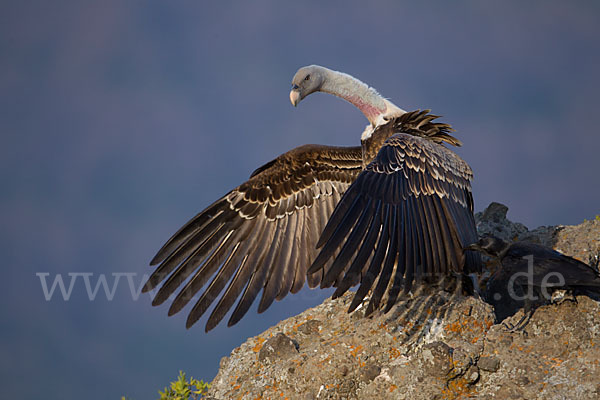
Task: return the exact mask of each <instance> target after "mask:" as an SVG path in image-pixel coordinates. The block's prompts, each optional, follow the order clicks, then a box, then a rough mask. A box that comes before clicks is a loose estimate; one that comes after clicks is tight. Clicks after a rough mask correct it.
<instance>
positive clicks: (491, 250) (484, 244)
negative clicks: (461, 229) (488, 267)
mask: <svg viewBox="0 0 600 400" xmlns="http://www.w3.org/2000/svg"><path fill="white" fill-rule="evenodd" d="M508 246H509V244H508V243H507V242H505V241H504V240H502V239H499V238H497V237H495V236H484V237H482V238H481V239H479V241H478V242H475V243H473V244H470V245H468V246H467V247H465V250H475V251H479V252H481V253H483V254H485V255H488V256H490V257H500V258H502V256H503V255H504V253H505V251H506V249H507V248H508Z"/></svg>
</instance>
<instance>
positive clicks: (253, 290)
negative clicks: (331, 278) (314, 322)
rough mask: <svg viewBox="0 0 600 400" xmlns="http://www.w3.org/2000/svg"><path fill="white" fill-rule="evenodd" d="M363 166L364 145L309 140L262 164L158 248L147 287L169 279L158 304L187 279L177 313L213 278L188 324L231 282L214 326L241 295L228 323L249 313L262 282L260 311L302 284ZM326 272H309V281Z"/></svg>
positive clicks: (212, 324)
mask: <svg viewBox="0 0 600 400" xmlns="http://www.w3.org/2000/svg"><path fill="white" fill-rule="evenodd" d="M361 166H362V155H361V148H360V147H346V148H344V147H330V146H317V145H306V146H301V147H298V148H296V149H294V150H291V151H289V152H287V153H285V154H283V155H281V156H280V157H278V158H276V159H275V160H273V161H271V162H269V163H267V164H265V165H264V166H262V167H261V168H259V169H257V170H256V171H255V172H254V173H253V174H252V175H251V177H250V179H249V180H248V181H247V182H245V183H244V184H242V185H240V186H238V187H237V188H235V189H233V190H232V191H231V192H229V193H227V194H226V195H225V196H223V197H221V198H220V199H219V200H217V201H216V202H214V203H213V204H212V205H210V206H209V207H208V208H206V209H205V210H204V211H202V212H200V213H199V214H198V215H196V216H195V217H194V218H192V219H191V220H190V221H189V222H188V223H186V224H185V225H184V226H183V227H182V228H181V229H180V230H179V231H178V232H177V233H175V234H174V235H173V237H171V239H169V240H168V241H167V243H166V244H165V245H164V246H163V247H162V248H161V249H160V250H159V251H158V253H157V254H156V256H155V257H154V258H153V259H152V261H151V263H150V265H156V264H159V263H160V265H159V266H158V267H157V268H156V270H155V271H154V273H153V274H152V275H151V276H150V278H149V280H148V282H147V283H146V285H145V287H144V291H145V292H146V291H149V290H152V289H154V288H155V287H157V286H158V285H159V284H160V283H161V282H163V281H164V283H163V284H162V287H161V288H160V289H159V290H158V293H157V294H156V296H155V298H154V300H153V302H152V304H153V305H159V304H162V303H163V302H165V301H166V300H167V299H168V298H169V296H171V295H172V294H173V293H174V292H175V291H177V290H178V289H179V287H180V286H183V287H182V288H181V289H180V291H179V293H178V294H177V296H176V297H175V299H174V301H173V303H172V304H171V307H170V309H169V315H173V314H175V313H177V312H179V311H180V310H181V309H182V308H183V307H184V306H185V305H186V304H187V303H188V302H189V301H190V300H191V299H192V298H193V297H194V295H196V294H197V293H198V292H199V291H200V290H201V289H202V287H204V285H205V284H206V283H208V281H209V280H210V279H211V278H212V281H211V282H210V284H209V285H208V286H207V288H206V289H205V290H204V292H203V293H202V294H201V295H200V298H199V299H198V300H197V302H196V304H195V305H194V307H193V308H192V310H191V312H190V314H189V316H188V319H187V323H186V326H187V327H188V328H189V327H190V326H192V325H193V324H194V323H195V322H196V321H197V320H198V319H199V318H200V317H201V316H202V315H203V314H204V313H205V312H206V310H207V309H208V308H209V306H210V305H211V304H212V303H213V301H214V300H216V299H217V298H218V297H219V295H220V294H221V292H222V291H223V289H225V286H226V285H227V284H228V283H229V285H228V286H227V288H226V289H225V292H224V293H223V294H222V295H221V297H220V299H219V301H218V303H217V305H216V306H215V308H214V309H213V311H212V313H211V315H210V317H209V318H208V321H207V323H206V331H209V330H210V329H212V328H214V327H215V326H216V325H217V324H218V323H219V322H220V321H221V320H222V319H223V317H224V316H225V314H226V313H227V312H228V311H229V309H230V308H231V307H232V306H233V304H234V303H235V302H236V300H237V299H238V298H239V301H238V303H237V306H236V307H235V310H234V311H233V313H232V315H231V317H230V319H229V322H228V325H229V326H231V325H233V324H235V323H237V322H238V321H239V320H240V319H241V318H242V317H243V316H244V314H245V313H246V312H247V311H248V309H249V308H250V305H251V304H252V302H253V301H254V300H255V298H256V297H257V295H258V294H259V292H260V291H261V289H262V298H261V300H260V305H259V309H258V311H259V312H263V311H264V310H266V309H267V308H268V307H269V306H270V305H271V303H272V302H273V300H274V299H278V300H279V299H282V298H283V297H285V295H286V294H287V293H288V292H292V293H295V292H297V291H299V290H300V289H301V288H302V286H303V285H304V281H305V279H306V278H305V277H306V276H307V274H306V271H307V269H308V266H309V265H310V264H311V262H312V261H313V260H314V259H315V257H316V254H317V252H318V250H317V249H316V243H317V241H318V238H319V235H320V233H321V231H322V230H323V228H324V226H325V223H326V222H327V220H328V219H329V216H330V215H331V213H332V212H333V210H334V208H335V205H336V204H337V203H338V201H339V200H340V198H341V196H342V194H343V193H344V192H345V191H346V189H347V188H348V186H349V185H350V184H351V183H352V182H353V181H354V180H355V179H356V177H357V176H358V174H359V172H360V170H361ZM321 278H322V273H321V272H320V271H318V272H316V273H313V274H310V275H309V276H308V282H309V286H311V287H314V286H316V285H318V284H319V282H320V281H321ZM165 279H166V280H165Z"/></svg>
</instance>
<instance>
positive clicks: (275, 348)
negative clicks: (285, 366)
mask: <svg viewBox="0 0 600 400" xmlns="http://www.w3.org/2000/svg"><path fill="white" fill-rule="evenodd" d="M296 354H298V349H297V346H296V343H294V341H293V340H292V339H290V338H289V337H287V336H286V335H284V334H283V333H278V334H277V335H275V336H274V337H272V338H271V339H269V340H267V341H266V342H265V344H264V345H263V346H262V348H261V349H260V352H259V353H258V361H261V362H263V361H265V360H269V361H274V360H277V359H282V360H286V359H288V358H290V357H291V356H294V355H296Z"/></svg>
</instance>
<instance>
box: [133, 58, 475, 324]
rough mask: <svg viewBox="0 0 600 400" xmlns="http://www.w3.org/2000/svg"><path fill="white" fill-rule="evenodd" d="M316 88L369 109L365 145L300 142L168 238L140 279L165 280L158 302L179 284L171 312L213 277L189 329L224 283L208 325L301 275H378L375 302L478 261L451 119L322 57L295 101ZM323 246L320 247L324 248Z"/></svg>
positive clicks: (339, 279)
mask: <svg viewBox="0 0 600 400" xmlns="http://www.w3.org/2000/svg"><path fill="white" fill-rule="evenodd" d="M316 91H322V92H327V93H330V94H334V95H336V96H339V97H341V98H343V99H345V100H348V101H349V102H351V103H352V104H354V105H356V106H357V107H358V108H359V109H360V110H361V111H362V112H363V113H364V114H365V116H366V117H367V119H368V120H369V122H370V125H369V126H368V127H367V129H365V132H363V136H362V140H361V146H356V147H332V146H323V145H305V146H301V147H298V148H296V149H293V150H291V151H289V152H287V153H285V154H283V155H281V156H279V157H277V158H276V159H274V160H273V161H270V162H268V163H267V164H265V165H263V166H262V167H260V168H258V169H257V170H256V171H254V172H253V173H252V175H251V176H250V179H249V180H248V181H247V182H245V183H243V184H242V185H240V186H238V187H237V188H235V189H233V190H232V191H230V192H229V193H227V194H225V195H224V196H223V197H221V198H220V199H219V200H217V201H216V202H215V203H213V204H212V205H210V206H209V207H208V208H206V209H205V210H204V211H202V212H200V213H199V214H198V215H196V216H195V217H194V218H192V219H191V220H190V221H189V222H188V223H186V224H185V225H184V226H183V227H182V228H181V229H180V230H179V231H178V232H177V233H175V234H174V235H173V237H171V239H169V240H168V241H167V243H166V244H165V245H164V246H163V247H162V248H161V249H160V250H159V251H158V253H157V254H156V256H155V257H154V258H153V259H152V261H151V263H150V264H151V265H156V264H159V265H158V267H157V268H156V270H155V271H154V273H153V274H152V275H151V276H150V278H149V280H148V282H147V283H146V285H145V286H144V291H149V290H151V289H153V288H155V287H157V286H158V285H160V284H161V282H163V281H164V283H163V284H162V286H161V287H160V289H159V290H158V293H157V294H156V296H155V298H154V300H153V303H152V304H153V305H158V304H162V303H163V302H165V301H166V300H167V299H168V298H169V296H170V295H172V294H173V293H174V292H175V291H176V290H178V288H179V287H180V286H182V285H183V287H182V288H181V290H180V291H179V293H178V294H177V296H176V297H175V299H174V301H173V303H172V304H171V307H170V309H169V315H172V314H175V313H177V312H178V311H180V310H181V309H182V308H183V307H184V306H185V305H186V304H187V303H188V302H189V301H190V300H191V299H192V298H193V297H194V295H196V294H197V293H198V292H199V291H200V290H201V289H202V287H203V286H204V285H205V284H207V283H208V282H209V280H210V279H211V278H212V280H211V281H210V283H209V284H208V286H207V288H206V289H205V290H204V292H203V293H202V294H201V295H200V298H199V299H198V300H197V302H196V304H195V305H194V306H193V308H192V310H191V312H190V314H189V316H188V319H187V323H186V326H187V327H188V328H189V327H190V326H192V325H193V324H194V323H195V322H196V321H197V320H198V319H199V318H200V317H201V316H202V315H203V314H204V313H205V312H206V311H207V309H208V308H209V307H210V305H211V304H212V303H213V301H214V300H216V299H217V298H218V297H219V296H220V295H221V292H222V291H223V290H224V289H225V292H224V293H223V294H222V295H221V297H220V299H219V301H218V302H217V305H216V306H215V308H214V309H213V310H212V313H211V314H210V316H209V318H208V321H207V323H206V331H208V330H210V329H212V328H214V327H215V326H216V325H217V324H218V323H219V322H220V321H221V320H222V319H223V317H224V316H225V315H226V313H227V312H228V311H229V309H230V308H231V307H232V306H233V305H234V303H235V302H236V301H238V299H239V301H238V302H237V305H236V307H235V309H234V310H233V313H232V314H231V317H230V319H229V322H228V325H229V326H231V325H233V324H235V323H237V322H238V321H239V320H240V319H241V318H242V317H243V316H244V314H245V313H246V312H247V311H248V309H249V308H250V306H251V304H252V303H253V301H254V300H255V299H256V297H257V296H258V294H259V292H261V290H262V296H261V299H260V303H259V306H258V312H263V311H265V310H266V309H267V308H268V307H269V306H270V305H271V304H272V302H273V300H275V299H277V300H280V299H282V298H284V297H285V296H286V295H287V293H289V292H292V293H295V292H297V291H299V290H300V289H301V288H302V286H303V285H304V281H305V279H307V280H308V285H309V286H310V287H315V286H317V285H319V284H321V286H322V287H328V286H332V285H334V284H335V285H336V286H337V287H338V291H336V293H337V294H341V293H343V292H344V291H345V290H347V288H349V287H350V286H353V285H355V284H357V283H358V282H359V281H361V282H362V284H361V287H360V289H359V293H360V294H362V296H363V297H364V295H365V294H366V292H367V291H368V290H369V289H370V288H371V286H372V285H373V283H374V279H375V278H376V277H378V276H379V280H378V284H377V288H376V289H375V291H374V298H373V299H372V300H371V304H373V306H376V305H378V304H379V300H380V298H379V300H377V301H375V297H376V296H380V295H382V294H383V293H384V292H385V291H386V288H387V285H388V283H389V282H393V285H392V286H391V289H390V292H391V294H394V293H395V291H396V290H397V288H398V287H400V285H401V284H402V283H404V284H405V288H410V285H411V284H412V282H413V280H414V279H421V278H425V277H428V276H430V277H431V276H441V275H445V274H449V273H452V272H457V273H463V272H465V271H467V270H468V271H471V270H477V269H478V268H479V262H478V258H477V256H478V254H477V253H472V252H466V254H467V255H465V252H463V247H464V246H465V245H466V244H468V243H472V242H473V241H475V240H476V238H477V236H476V232H475V224H474V219H473V200H472V197H471V187H470V180H471V179H472V172H471V169H470V168H469V166H468V165H467V164H466V163H465V162H464V161H463V160H462V159H460V158H459V157H458V156H457V155H456V154H454V153H453V152H451V151H450V150H448V149H446V148H445V147H444V146H443V145H442V143H443V142H446V143H450V144H452V145H460V142H459V141H458V140H457V139H455V138H454V137H452V136H450V134H449V132H451V131H452V128H451V127H450V126H449V125H447V124H443V123H438V122H434V120H435V119H436V118H437V116H435V115H431V114H429V110H425V111H413V112H408V113H407V112H405V111H404V110H402V109H400V108H398V107H397V106H395V105H393V104H392V103H391V102H389V101H388V100H386V99H384V98H383V97H381V96H380V95H379V94H378V93H377V92H376V91H375V90H374V89H372V88H370V87H368V86H367V85H365V84H364V83H362V82H360V81H359V80H357V79H355V78H353V77H351V76H350V75H347V74H343V73H340V72H336V71H332V70H329V69H326V68H323V67H319V66H310V67H304V68H301V69H300V70H299V71H298V72H297V73H296V75H295V76H294V79H293V81H292V91H291V93H290V100H291V102H292V104H294V105H297V104H298V102H299V101H300V100H302V99H303V98H304V97H306V96H307V95H309V94H310V93H313V92H316ZM361 171H362V172H361ZM355 181H356V182H355ZM353 182H355V183H353ZM349 188H350V190H349ZM344 193H346V195H345V196H344V197H343V200H342V201H341V202H340V199H342V195H344ZM338 202H339V203H340V204H338ZM336 206H337V208H336ZM334 208H335V209H336V211H335V212H334ZM332 212H334V213H333V217H332V218H331V220H330V216H331V215H332ZM328 221H329V223H328ZM326 224H327V227H326ZM324 229H325V231H324V233H323V235H322V236H321V239H320V240H319V236H320V235H321V232H322V231H323V230H324ZM317 244H319V245H323V250H322V252H321V255H320V256H319V257H317V254H318V252H319V251H318V250H317ZM355 253H357V254H356V257H355V258H354V260H353V261H352V257H353V256H354V254H355ZM469 253H472V254H469ZM335 255H337V257H334V256H335ZM350 261H352V263H351V264H350ZM313 262H314V263H313ZM311 264H312V267H311V270H310V271H307V270H308V267H309V266H310V265H311ZM367 265H369V268H368V269H367V268H366V266H367ZM382 267H383V271H381V270H382ZM396 267H397V268H396ZM305 277H306V278H305ZM165 279H166V280H165ZM226 285H227V288H225V286H226ZM384 286H385V287H384ZM358 296H359V294H357V295H356V297H358ZM392 297H393V296H392ZM361 300H362V298H361ZM354 307H356V306H354Z"/></svg>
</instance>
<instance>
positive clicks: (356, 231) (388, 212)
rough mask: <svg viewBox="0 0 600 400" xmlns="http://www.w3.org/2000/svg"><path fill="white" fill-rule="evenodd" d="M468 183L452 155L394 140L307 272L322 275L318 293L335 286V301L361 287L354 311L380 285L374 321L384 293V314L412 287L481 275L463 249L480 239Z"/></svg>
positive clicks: (332, 222)
mask: <svg viewBox="0 0 600 400" xmlns="http://www.w3.org/2000/svg"><path fill="white" fill-rule="evenodd" d="M471 179H472V171H471V168H470V167H469V166H468V165H467V164H466V163H465V162H464V161H463V160H462V159H461V158H460V157H458V156H457V155H456V154H455V153H453V152H452V151H450V150H448V149H447V148H445V147H443V146H441V145H439V144H436V143H434V142H433V141H432V140H429V139H427V138H422V137H417V136H413V135H409V134H405V133H396V134H394V135H393V136H391V137H390V138H388V139H387V140H386V141H385V143H384V144H383V146H382V147H381V149H380V150H379V152H378V153H377V156H376V157H375V159H374V160H373V161H372V162H371V163H370V164H369V165H368V166H367V167H366V169H365V170H364V171H363V172H362V173H361V174H360V175H359V177H358V178H357V179H356V181H355V182H354V183H353V184H352V186H350V188H349V189H348V190H347V191H346V193H345V194H344V196H343V198H342V200H341V201H340V202H339V204H338V205H337V207H336V209H335V211H334V212H333V214H332V216H331V218H330V219H329V221H328V223H327V225H326V227H325V229H324V231H323V234H322V236H321V238H320V240H319V242H318V244H317V246H318V247H320V246H322V249H321V252H320V253H319V255H318V256H317V258H316V259H315V261H314V263H313V265H312V266H311V267H310V269H309V271H308V272H309V273H314V272H316V271H325V276H324V277H323V279H322V281H321V286H322V287H328V286H332V285H333V286H336V287H337V290H336V292H335V293H334V297H336V296H340V295H341V294H343V293H344V292H345V291H346V290H348V288H350V287H351V286H354V285H356V284H357V283H359V282H360V284H361V285H360V287H359V288H358V290H357V293H356V295H355V297H354V300H353V301H352V304H351V306H350V311H352V310H354V309H355V308H356V307H357V306H358V305H359V304H360V302H361V301H362V299H363V298H364V297H365V295H366V294H367V293H368V291H369V290H370V289H371V288H373V286H374V285H375V281H376V279H377V283H376V285H375V287H374V290H373V294H372V297H371V301H370V303H369V306H368V308H367V314H369V313H371V312H372V311H373V310H374V309H375V308H377V307H378V306H379V303H380V301H381V298H382V297H383V295H384V293H385V292H386V291H387V292H388V301H387V304H386V310H387V309H389V308H391V306H392V305H393V304H394V302H395V300H396V298H397V296H398V294H399V292H400V290H401V289H402V288H404V290H405V291H408V290H410V288H411V285H412V284H413V281H415V280H417V281H418V280H428V279H431V278H434V277H439V276H442V275H447V274H451V273H453V272H458V273H463V272H465V273H469V272H475V271H478V270H479V269H480V258H479V254H476V253H473V252H470V251H469V252H463V250H462V249H463V247H464V245H467V244H470V243H472V242H475V241H476V240H477V232H476V229H475V221H474V218H473V200H472V196H471V184H470V181H471ZM339 246H342V248H341V251H339V254H337V256H336V250H337V249H338V248H339ZM332 258H333V259H334V262H333V265H331V267H327V268H325V269H323V267H324V266H327V263H328V262H330V261H331V259H332ZM388 288H389V289H388Z"/></svg>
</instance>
